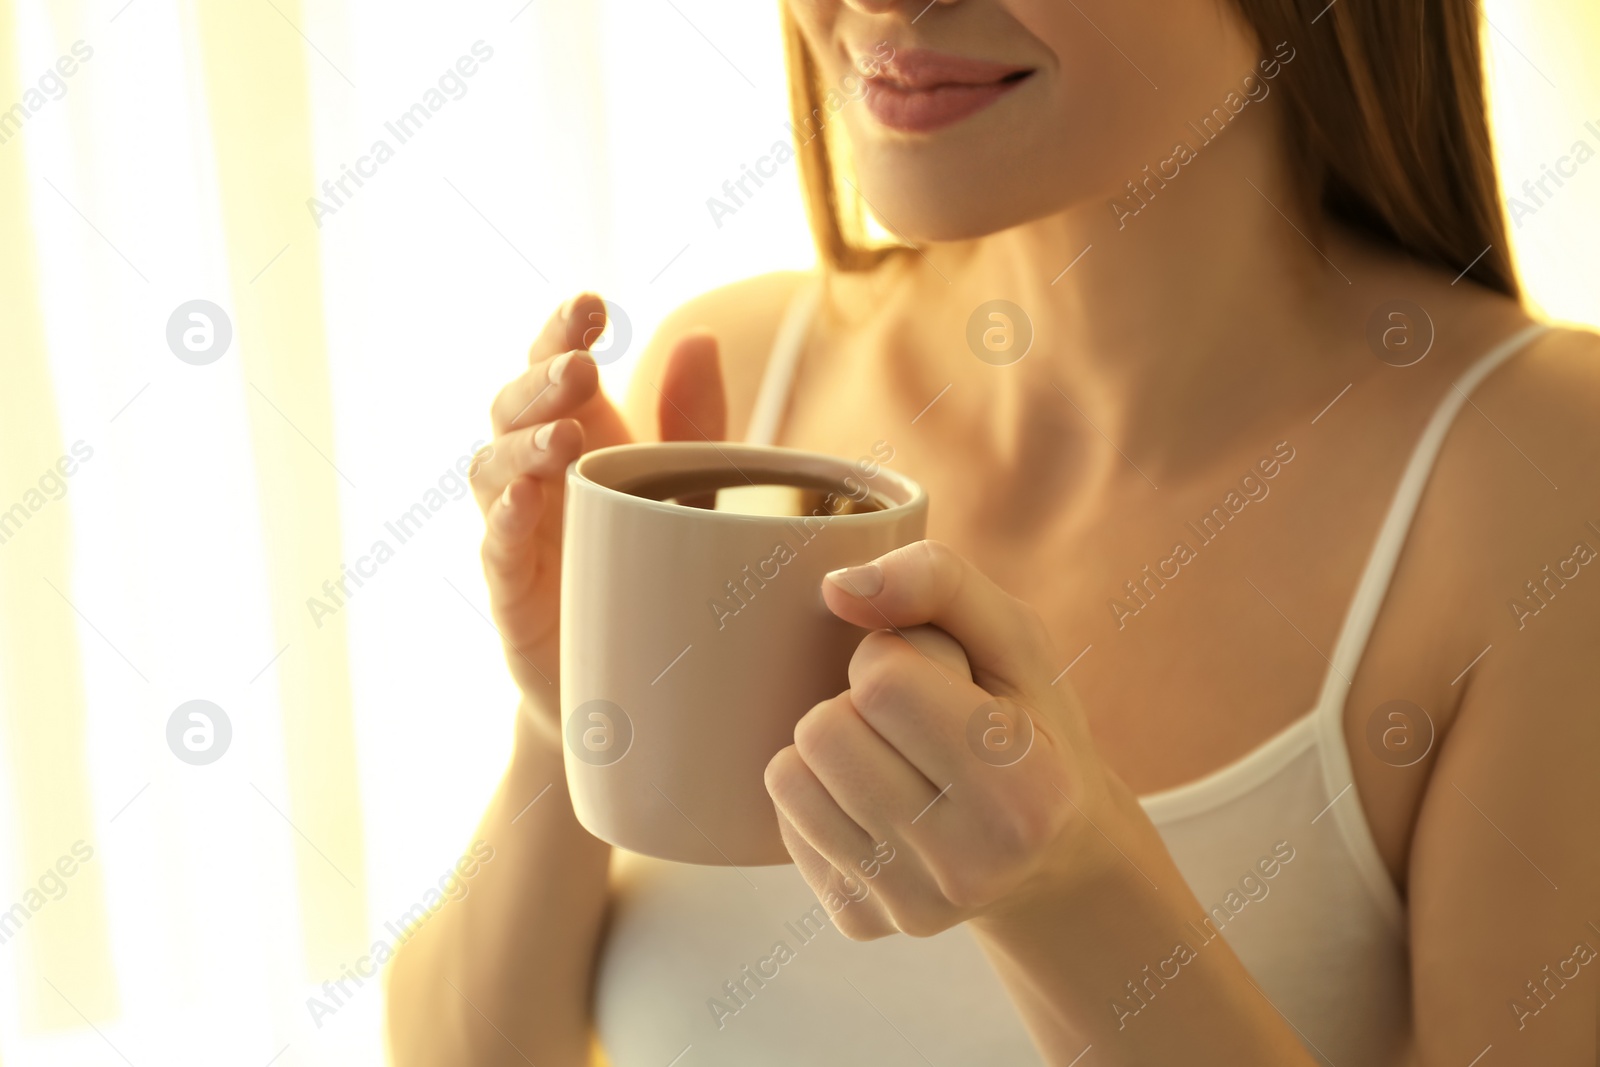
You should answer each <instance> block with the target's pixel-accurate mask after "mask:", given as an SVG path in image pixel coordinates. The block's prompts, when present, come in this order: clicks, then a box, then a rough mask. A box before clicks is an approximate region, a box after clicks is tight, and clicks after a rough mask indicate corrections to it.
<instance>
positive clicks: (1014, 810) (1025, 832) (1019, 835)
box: [990, 803, 1057, 863]
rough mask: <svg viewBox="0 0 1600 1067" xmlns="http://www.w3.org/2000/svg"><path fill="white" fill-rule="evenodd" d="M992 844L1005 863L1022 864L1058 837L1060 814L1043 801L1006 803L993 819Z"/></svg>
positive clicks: (1000, 859) (998, 856)
mask: <svg viewBox="0 0 1600 1067" xmlns="http://www.w3.org/2000/svg"><path fill="white" fill-rule="evenodd" d="M993 826H994V834H993V835H992V836H991V838H990V845H991V847H992V848H993V850H994V853H995V855H996V857H997V858H998V859H999V861H1000V862H1002V863H1022V862H1025V861H1026V860H1027V859H1028V858H1030V857H1032V856H1035V855H1037V854H1038V852H1039V851H1040V850H1041V849H1043V848H1044V846H1045V845H1047V844H1048V843H1049V842H1050V840H1051V838H1052V837H1054V835H1055V832H1056V828H1057V817H1056V816H1055V814H1054V813H1052V812H1051V811H1050V810H1049V809H1048V808H1046V807H1045V806H1044V805H1041V804H1031V803H1017V804H1007V805H1005V806H1004V807H1003V808H1002V809H1001V811H1000V814H999V817H998V818H996V819H995V820H994V821H993Z"/></svg>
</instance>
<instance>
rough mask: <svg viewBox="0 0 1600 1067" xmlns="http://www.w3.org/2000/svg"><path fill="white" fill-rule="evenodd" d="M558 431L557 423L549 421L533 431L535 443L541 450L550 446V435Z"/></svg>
mask: <svg viewBox="0 0 1600 1067" xmlns="http://www.w3.org/2000/svg"><path fill="white" fill-rule="evenodd" d="M555 432H556V424H555V423H553V422H547V423H545V424H544V425H543V426H541V427H539V428H538V429H537V430H535V431H533V443H534V446H535V447H537V448H538V449H539V450H540V451H543V450H544V449H546V448H549V447H550V435H551V434H553V433H555Z"/></svg>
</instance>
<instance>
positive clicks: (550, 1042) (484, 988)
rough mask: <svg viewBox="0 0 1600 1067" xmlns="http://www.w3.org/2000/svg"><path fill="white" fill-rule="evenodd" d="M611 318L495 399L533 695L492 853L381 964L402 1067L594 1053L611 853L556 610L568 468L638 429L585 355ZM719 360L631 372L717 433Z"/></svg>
mask: <svg viewBox="0 0 1600 1067" xmlns="http://www.w3.org/2000/svg"><path fill="white" fill-rule="evenodd" d="M604 323H605V313H604V307H603V305H602V303H601V301H600V299H599V298H598V297H596V296H593V295H590V294H585V295H582V296H580V297H577V298H575V299H574V300H573V301H572V302H570V303H569V304H568V305H566V306H565V307H564V308H562V309H561V310H560V311H558V312H557V313H556V314H555V315H554V316H552V318H551V319H550V321H549V323H548V324H547V325H546V326H545V329H544V331H543V332H542V333H541V334H540V337H539V339H538V340H537V341H535V342H534V345H533V347H532V349H531V350H530V352H529V356H528V359H529V364H530V366H529V370H528V371H527V372H526V373H524V374H522V375H520V376H519V377H518V378H516V379H515V380H513V381H512V382H511V383H510V384H509V385H507V386H506V388H505V389H503V390H502V391H501V392H500V394H499V396H497V397H496V398H495V401H494V404H493V405H492V407H491V416H490V417H491V422H492V423H493V427H494V433H495V436H494V440H493V442H492V444H491V445H490V447H489V448H487V449H485V450H484V451H483V452H481V453H480V454H479V455H478V456H477V457H475V458H474V464H473V467H472V469H471V471H470V472H469V479H470V481H471V483H472V486H473V491H474V495H475V496H476V497H477V499H478V502H479V506H480V507H481V508H482V509H483V511H484V514H485V527H486V532H485V536H484V542H483V564H484V575H485V578H486V580H487V584H488V587H489V597H490V603H491V607H492V611H493V616H494V622H495V627H496V629H497V630H499V632H500V634H501V637H502V638H503V641H504V645H505V653H506V662H507V663H508V664H509V666H510V668H511V673H512V675H513V677H514V678H515V680H516V682H517V685H518V687H519V688H520V690H521V691H522V694H523V697H522V701H521V704H520V706H519V708H518V713H517V716H516V735H515V743H514V748H513V753H512V757H511V762H510V765H509V767H508V768H507V771H506V773H505V776H504V777H503V778H502V780H501V782H500V786H499V788H498V789H497V790H496V792H495V794H494V798H493V800H492V801H491V802H490V804H489V808H488V810H487V811H486V812H485V813H484V815H483V819H482V821H481V822H480V824H479V826H478V837H480V838H481V839H482V840H483V841H485V842H486V843H487V844H488V845H489V846H490V847H491V848H493V849H494V860H493V862H492V863H488V864H485V865H484V866H483V867H482V868H481V870H480V872H479V873H478V874H477V875H476V876H475V877H474V878H473V880H472V884H471V885H472V887H471V891H470V892H469V893H468V895H467V896H465V897H463V898H462V899H461V900H459V901H456V902H454V903H452V904H450V905H449V906H447V907H445V908H443V909H441V910H440V911H439V912H437V913H436V914H435V915H434V916H433V917H432V918H430V919H428V920H427V921H426V922H424V923H423V924H422V925H421V926H420V927H419V928H418V929H417V930H416V931H415V933H414V934H413V935H412V936H411V937H410V938H409V939H408V940H407V941H405V942H404V943H403V944H402V945H401V946H400V947H399V948H398V949H397V951H396V955H395V957H394V959H393V960H392V961H391V962H390V964H389V968H388V971H387V973H386V1009H387V1022H386V1026H387V1040H388V1045H389V1049H390V1055H391V1058H392V1062H393V1063H395V1064H396V1065H398V1067H406V1065H409V1064H428V1065H433V1064H439V1063H455V1064H522V1063H527V1062H534V1063H538V1064H540V1065H541V1067H577V1065H581V1064H584V1063H586V1062H587V1061H588V1053H589V1047H590V1005H589V999H590V991H591V988H592V986H593V976H594V965H595V950H596V947H597V946H598V944H599V938H600V933H601V930H602V927H603V924H604V919H605V911H606V903H607V899H608V887H607V871H608V868H609V863H610V857H611V847H610V846H609V845H607V844H605V843H604V842H602V841H600V840H598V839H596V838H595V837H593V836H592V835H590V834H589V833H588V831H586V830H584V829H583V827H582V826H581V825H580V824H579V823H578V821H577V818H576V816H575V815H574V814H573V811H572V807H571V804H570V802H569V798H568V795H567V788H566V776H565V772H564V768H563V762H562V759H563V753H562V741H561V726H560V706H559V692H560V690H559V682H560V677H559V674H558V667H559V657H558V652H559V647H560V633H559V625H558V624H559V617H558V616H559V593H560V577H561V570H560V563H561V561H560V552H561V505H562V497H563V480H564V478H565V471H566V467H567V465H568V464H569V463H570V461H571V460H572V459H574V458H576V457H577V456H578V455H579V454H581V453H582V452H584V451H587V450H588V449H591V448H597V447H602V446H605V445H611V444H619V443H622V442H625V441H629V440H632V439H633V434H632V433H631V432H630V430H629V428H628V426H627V424H626V423H625V422H624V420H623V418H622V416H621V414H620V413H619V412H618V411H617V409H616V408H615V407H613V405H612V404H611V402H610V400H609V399H607V397H606V396H605V394H604V393H603V392H602V391H601V390H600V389H599V379H598V371H597V368H596V365H595V363H594V360H593V357H592V356H591V355H590V354H588V353H587V352H586V351H584V350H585V349H587V348H588V346H590V345H591V344H593V343H594V341H595V339H596V338H597V337H598V336H599V334H600V331H601V329H602V328H603V326H604ZM552 365H555V366H556V367H557V369H556V370H555V371H554V372H552ZM718 366H719V364H718V356H717V349H716V343H715V342H714V341H713V340H712V339H711V338H710V337H708V336H706V335H704V334H698V335H694V336H691V337H687V338H684V339H683V340H681V341H678V342H677V343H675V344H673V345H672V346H671V347H670V350H668V349H665V348H663V347H661V346H657V345H653V346H651V348H650V349H647V350H646V352H645V353H644V355H643V357H642V359H641V367H640V372H639V373H640V375H641V376H649V377H651V378H652V379H654V378H656V377H659V378H660V383H661V384H660V390H659V393H655V392H652V396H655V397H657V399H658V402H659V403H660V405H661V408H662V410H663V412H664V413H665V412H671V413H673V414H674V415H676V414H678V413H688V415H689V416H690V417H692V419H693V421H694V423H695V424H696V426H697V427H699V429H701V430H704V431H705V432H706V433H708V434H712V435H715V436H717V437H720V436H721V434H722V431H723V423H724V421H725V419H724V415H723V412H722V404H723V401H722V396H723V391H722V383H721V378H720V373H719V370H718ZM634 421H635V423H637V422H638V421H639V420H638V419H637V418H635V420H634ZM661 424H662V428H663V430H664V432H665V433H666V434H667V436H668V437H669V438H671V437H673V436H676V435H683V436H688V435H690V432H689V431H687V430H686V428H685V427H683V426H680V425H679V424H677V423H674V422H673V421H672V420H671V419H669V418H666V417H663V418H662V419H661ZM541 430H543V431H545V432H544V433H542V434H541ZM694 435H695V436H697V435H698V433H697V432H694ZM541 437H542V438H543V439H542V440H541Z"/></svg>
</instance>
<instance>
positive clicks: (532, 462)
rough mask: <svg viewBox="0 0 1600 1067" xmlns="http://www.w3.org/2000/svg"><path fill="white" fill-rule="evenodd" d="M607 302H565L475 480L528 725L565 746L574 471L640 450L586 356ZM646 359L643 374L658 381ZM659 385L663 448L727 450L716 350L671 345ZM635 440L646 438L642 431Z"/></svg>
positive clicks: (691, 339)
mask: <svg viewBox="0 0 1600 1067" xmlns="http://www.w3.org/2000/svg"><path fill="white" fill-rule="evenodd" d="M605 322H606V312H605V304H604V302H603V301H602V300H601V299H600V298H599V297H598V296H595V295H594V294H592V293H583V294H580V295H579V296H576V297H574V298H573V299H572V300H569V301H568V302H567V303H566V304H565V305H563V306H562V307H561V308H560V309H559V310H557V311H556V313H555V314H554V315H552V316H551V317H550V321H548V322H547V323H545V326H544V330H543V331H542V332H541V333H540V334H539V337H538V339H537V340H535V341H534V342H533V345H532V347H531V348H530V349H529V350H528V369H527V370H526V371H524V372H523V373H522V374H520V375H518V376H517V377H516V378H514V379H512V381H511V382H510V383H509V384H507V385H506V387H505V388H504V389H502V390H500V393H499V395H498V396H496V397H495V399H494V403H493V405H491V407H490V410H489V419H490V423H491V425H492V427H493V431H494V435H493V439H492V441H491V442H490V444H489V446H488V447H487V448H485V449H483V450H481V451H480V452H479V453H478V454H477V455H476V456H474V457H473V461H472V465H471V467H470V468H469V469H468V479H469V481H470V482H471V484H472V491H473V496H474V497H475V498H476V499H477V501H478V507H479V508H480V509H481V510H482V511H483V513H484V525H485V531H484V537H483V552H482V555H483V570H484V577H485V579H486V580H487V582H488V587H489V604H490V610H491V612H492V614H493V617H494V624H495V627H496V629H498V630H499V631H500V636H501V638H502V640H503V643H504V645H505V653H506V662H507V663H508V664H509V665H510V667H511V675H512V677H513V678H514V679H515V680H516V683H517V687H518V688H519V689H520V690H521V691H522V696H523V700H522V705H523V714H524V715H525V716H526V718H527V719H528V720H529V722H528V725H530V726H532V727H534V728H535V730H536V731H537V732H538V733H540V734H541V735H543V736H545V737H546V738H547V739H548V740H549V741H551V742H552V743H553V744H556V745H559V744H560V733H561V721H560V720H561V712H560V697H561V689H560V683H561V678H560V674H559V670H560V658H559V651H560V610H561V607H560V605H561V517H562V505H563V501H564V498H565V490H566V471H567V466H568V464H570V463H571V462H572V461H573V460H574V459H576V458H577V457H578V456H579V455H581V454H583V453H584V452H587V451H589V450H590V449H595V448H604V447H607V446H609V445H618V444H625V443H627V442H630V441H633V440H635V439H636V434H635V432H634V431H632V430H630V429H629V427H628V425H627V423H626V422H624V420H623V418H622V414H621V413H620V412H619V411H618V410H617V408H616V407H615V406H614V405H613V404H612V403H611V400H610V399H609V398H608V397H607V396H606V395H605V393H604V392H603V391H602V390H601V389H600V379H599V370H598V368H597V367H596V365H595V361H594V356H593V355H592V354H591V353H590V352H589V348H590V346H591V345H592V344H593V343H594V342H595V340H596V339H597V338H598V337H599V336H600V334H601V331H602V330H603V329H604V328H605ZM650 355H651V353H650V352H649V351H647V352H646V353H645V357H644V358H643V360H642V361H641V366H640V367H639V368H638V370H636V371H635V373H640V374H652V373H656V369H655V368H654V367H652V366H651V361H650V358H649V357H650ZM659 374H660V381H659V382H652V383H651V384H652V385H653V386H654V387H655V391H656V393H657V394H658V397H659V404H658V413H659V416H660V417H659V433H660V440H663V441H674V440H713V441H714V440H720V439H721V438H722V437H723V435H724V433H725V427H726V424H727V408H726V399H725V396H724V392H723V384H722V373H721V368H720V366H719V364H718V361H717V344H716V341H715V339H714V338H712V337H711V336H710V335H708V334H705V333H693V334H690V335H688V336H686V337H684V338H682V339H681V340H679V341H677V342H676V343H675V344H673V345H672V346H671V348H670V350H669V351H668V352H667V355H666V358H665V361H664V363H663V365H662V366H661V367H660V370H659ZM634 430H637V431H639V436H641V437H642V436H643V435H644V434H648V432H649V428H646V427H636V428H634Z"/></svg>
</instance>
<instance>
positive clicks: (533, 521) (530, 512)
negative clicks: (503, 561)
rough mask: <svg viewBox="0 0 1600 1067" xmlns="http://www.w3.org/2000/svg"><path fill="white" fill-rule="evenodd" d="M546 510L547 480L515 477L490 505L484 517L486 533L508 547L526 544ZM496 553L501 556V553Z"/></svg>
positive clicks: (537, 527) (536, 529)
mask: <svg viewBox="0 0 1600 1067" xmlns="http://www.w3.org/2000/svg"><path fill="white" fill-rule="evenodd" d="M544 511H545V508H544V483H542V482H540V481H539V479H537V478H533V477H521V478H514V479H512V480H511V481H510V482H507V483H506V487H505V489H504V490H502V491H501V493H500V495H499V496H497V497H495V498H494V500H493V502H492V503H490V505H489V510H488V512H487V514H486V515H485V516H484V518H485V520H486V523H485V526H486V527H487V531H488V532H487V536H488V537H489V538H492V539H493V540H495V541H496V542H499V544H500V545H503V546H505V547H507V548H511V547H518V546H522V545H526V544H527V543H528V541H529V540H530V539H531V538H532V537H533V535H534V534H535V533H536V532H538V529H539V518H540V516H542V515H543V514H544ZM493 555H494V557H495V558H499V557H500V553H498V552H496V553H493Z"/></svg>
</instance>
